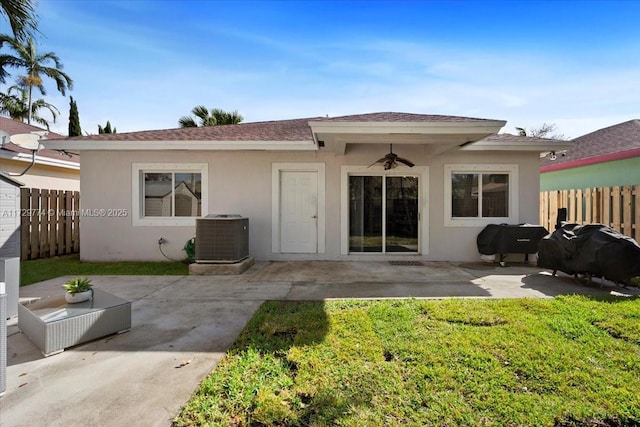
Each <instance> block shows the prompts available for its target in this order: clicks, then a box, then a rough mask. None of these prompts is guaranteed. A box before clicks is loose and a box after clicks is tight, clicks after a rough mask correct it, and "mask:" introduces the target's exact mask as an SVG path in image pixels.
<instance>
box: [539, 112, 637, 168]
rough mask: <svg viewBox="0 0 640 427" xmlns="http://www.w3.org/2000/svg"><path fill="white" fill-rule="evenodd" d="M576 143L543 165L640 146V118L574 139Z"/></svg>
mask: <svg viewBox="0 0 640 427" xmlns="http://www.w3.org/2000/svg"><path fill="white" fill-rule="evenodd" d="M574 141H575V142H576V145H575V146H574V147H573V148H571V149H569V150H567V152H566V154H565V155H564V156H558V158H557V159H556V160H554V161H551V160H549V159H543V160H542V162H541V166H550V165H558V164H562V163H567V162H571V161H575V160H583V159H588V158H591V157H597V156H602V155H605V154H613V153H619V152H622V151H628V150H634V149H638V148H640V120H637V119H636V120H629V121H628V122H623V123H619V124H617V125H613V126H609V127H606V128H603V129H599V130H597V131H595V132H591V133H588V134H586V135H583V136H581V137H578V138H576V139H574Z"/></svg>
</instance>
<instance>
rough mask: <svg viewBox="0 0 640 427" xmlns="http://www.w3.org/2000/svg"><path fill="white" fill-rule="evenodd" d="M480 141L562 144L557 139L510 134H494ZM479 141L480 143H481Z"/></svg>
mask: <svg viewBox="0 0 640 427" xmlns="http://www.w3.org/2000/svg"><path fill="white" fill-rule="evenodd" d="M480 141H499V142H551V143H553V142H561V141H559V140H557V139H551V138H537V137H534V136H520V135H512V134H510V133H494V134H493V135H489V136H487V137H486V138H483V139H481V140H480ZM480 141H478V142H480Z"/></svg>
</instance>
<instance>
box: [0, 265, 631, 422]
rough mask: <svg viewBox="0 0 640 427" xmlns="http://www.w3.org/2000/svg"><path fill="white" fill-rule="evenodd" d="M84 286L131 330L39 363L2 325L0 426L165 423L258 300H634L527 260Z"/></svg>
mask: <svg viewBox="0 0 640 427" xmlns="http://www.w3.org/2000/svg"><path fill="white" fill-rule="evenodd" d="M67 279H68V277H62V278H58V279H54V280H48V281H45V282H41V283H38V284H34V285H30V286H26V287H24V288H21V290H20V296H21V297H22V298H30V297H46V296H51V295H55V294H59V293H60V292H61V290H60V286H61V285H62V283H64V282H65V281H66V280H67ZM91 279H92V281H93V283H94V285H95V286H96V287H97V288H100V289H103V290H105V291H107V292H111V293H113V294H115V295H118V296H120V297H122V298H125V299H128V300H130V301H132V328H131V330H130V331H129V332H127V333H124V334H120V335H113V336H109V337H105V338H103V339H99V340H96V341H93V342H90V343H87V344H83V345H80V346H76V347H74V348H70V349H67V350H66V351H64V352H63V353H60V354H57V355H54V356H51V357H48V358H44V357H42V355H41V354H40V352H39V350H38V349H37V348H36V347H35V346H34V345H33V344H31V342H30V341H29V340H28V339H27V338H26V337H25V336H24V335H23V334H22V333H20V331H19V330H18V328H17V326H16V325H15V323H16V321H15V319H14V320H12V321H9V325H10V326H9V328H8V333H9V337H8V349H7V350H8V358H7V360H8V368H7V391H6V394H5V395H4V396H3V397H2V398H0V426H3V427H4V426H7V427H8V426H12V427H17V426H30V427H35V426H43V427H44V426H46V427H50V426H89V425H91V426H126V425H131V426H134V425H135V426H169V425H171V420H172V419H173V417H175V416H176V415H177V414H178V412H179V411H180V408H181V406H182V405H183V404H184V403H185V402H186V401H187V400H188V399H189V397H190V395H191V394H192V393H193V392H194V390H195V389H196V388H197V387H198V384H199V383H200V381H201V380H202V379H203V378H204V377H205V376H206V375H207V374H208V373H209V372H211V370H212V369H213V368H214V367H215V365H216V364H217V362H218V361H219V360H220V359H221V358H222V357H223V355H224V353H225V351H226V350H227V349H228V348H229V346H230V345H231V344H232V343H233V342H234V340H235V339H236V337H237V336H238V334H239V333H240V332H241V330H242V328H243V327H244V325H245V324H246V322H247V321H248V320H249V319H250V318H251V316H252V315H253V313H254V312H255V310H256V309H257V308H258V307H259V306H260V304H262V302H263V301H265V300H320V299H327V298H407V297H415V298H442V297H474V298H520V297H532V298H549V297H553V296H556V295H560V294H571V293H579V294H589V295H610V294H615V295H639V294H640V291H639V290H638V289H635V288H633V289H624V288H620V287H617V286H615V285H613V284H611V283H605V284H604V287H602V288H601V287H600V283H599V282H597V283H594V284H592V285H590V286H584V285H580V284H577V283H576V282H575V281H574V280H573V279H572V278H571V277H568V276H565V275H560V277H552V276H551V275H550V273H549V272H546V271H542V270H540V269H538V268H536V267H532V266H528V265H524V264H518V265H515V264H514V265H511V266H509V267H506V268H501V267H499V266H497V265H496V264H481V263H474V264H452V263H423V265H418V266H395V265H394V266H392V265H390V264H389V263H387V262H304V261H299V262H273V263H267V262H262V263H257V264H256V265H254V266H253V267H252V268H251V269H249V270H248V271H247V272H245V273H244V274H242V275H239V276H206V277H205V276H94V277H91Z"/></svg>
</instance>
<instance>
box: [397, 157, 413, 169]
mask: <svg viewBox="0 0 640 427" xmlns="http://www.w3.org/2000/svg"><path fill="white" fill-rule="evenodd" d="M396 160H397V161H399V162H400V163H404V164H405V165H407V166H409V167H410V168H412V167H414V166H415V165H414V164H413V162H410V161H409V160H407V159H403V158H402V157H398V158H396Z"/></svg>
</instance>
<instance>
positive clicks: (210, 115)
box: [178, 105, 244, 128]
mask: <svg viewBox="0 0 640 427" xmlns="http://www.w3.org/2000/svg"><path fill="white" fill-rule="evenodd" d="M191 113H192V114H193V115H194V116H196V118H197V119H200V120H199V122H196V119H194V118H193V117H191V116H182V117H181V118H180V120H178V124H179V125H180V127H182V128H195V127H198V126H216V125H236V124H238V123H240V122H241V121H243V120H244V117H242V115H240V114H239V113H238V110H235V111H230V112H229V111H224V110H222V109H220V108H212V109H211V111H209V110H208V109H207V107H205V106H204V105H198V106H196V107H194V108H193V110H191Z"/></svg>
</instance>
